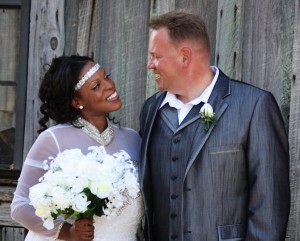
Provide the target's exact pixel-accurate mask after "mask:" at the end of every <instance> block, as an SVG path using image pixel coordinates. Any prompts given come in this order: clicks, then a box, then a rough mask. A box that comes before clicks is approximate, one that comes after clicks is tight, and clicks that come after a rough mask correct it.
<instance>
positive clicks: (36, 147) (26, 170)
mask: <svg viewBox="0 0 300 241" xmlns="http://www.w3.org/2000/svg"><path fill="white" fill-rule="evenodd" d="M57 153H58V145H57V143H56V141H55V138H54V136H53V135H52V134H51V132H50V131H45V132H43V133H41V134H40V136H39V137H38V138H37V140H36V142H35V143H34V144H33V146H32V147H31V149H30V151H29V153H28V156H27V158H26V160H25V162H24V165H23V168H22V171H21V175H20V178H19V180H18V185H17V188H16V191H15V193H14V198H13V201H12V204H11V216H12V218H13V219H14V220H15V221H16V222H18V223H20V224H21V225H22V226H24V227H25V228H27V229H28V230H31V231H33V232H36V233H38V234H40V235H42V236H45V237H47V238H53V239H54V238H55V235H56V232H57V229H58V227H59V225H60V224H61V222H62V221H56V222H55V228H54V229H53V230H47V229H46V228H44V227H43V222H42V220H41V218H39V217H37V216H36V215H35V210H34V208H33V207H32V206H31V205H30V204H29V197H28V194H29V188H30V187H31V186H33V185H35V184H36V183H38V181H39V178H40V177H41V176H42V175H43V174H44V173H45V171H44V169H43V162H44V160H46V159H48V157H49V156H56V155H57Z"/></svg>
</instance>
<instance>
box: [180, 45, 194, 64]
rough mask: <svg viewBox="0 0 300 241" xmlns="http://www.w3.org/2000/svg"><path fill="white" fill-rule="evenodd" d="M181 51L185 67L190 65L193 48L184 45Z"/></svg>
mask: <svg viewBox="0 0 300 241" xmlns="http://www.w3.org/2000/svg"><path fill="white" fill-rule="evenodd" d="M180 53H181V61H182V64H183V67H188V66H189V64H190V62H191V59H192V50H191V49H190V48H188V47H183V48H182V49H181V50H180Z"/></svg>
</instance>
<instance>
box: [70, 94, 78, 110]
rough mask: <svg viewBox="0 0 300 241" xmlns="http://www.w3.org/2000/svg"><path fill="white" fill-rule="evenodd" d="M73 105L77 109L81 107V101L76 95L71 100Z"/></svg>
mask: <svg viewBox="0 0 300 241" xmlns="http://www.w3.org/2000/svg"><path fill="white" fill-rule="evenodd" d="M71 105H72V106H73V107H74V108H75V109H79V108H80V101H79V99H78V98H77V97H74V98H73V99H72V101H71Z"/></svg>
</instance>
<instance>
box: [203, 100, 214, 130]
mask: <svg viewBox="0 0 300 241" xmlns="http://www.w3.org/2000/svg"><path fill="white" fill-rule="evenodd" d="M199 114H200V117H201V122H202V123H203V124H205V130H206V131H208V130H209V128H210V126H211V125H212V124H213V123H214V122H215V121H216V120H217V117H216V115H215V113H214V109H213V108H212V106H211V105H210V104H208V103H205V104H204V105H203V106H202V108H201V109H200V112H199Z"/></svg>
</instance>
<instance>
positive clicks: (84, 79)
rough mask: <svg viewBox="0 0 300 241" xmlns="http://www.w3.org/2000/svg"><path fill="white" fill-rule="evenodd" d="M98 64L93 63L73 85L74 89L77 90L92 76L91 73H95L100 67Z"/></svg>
mask: <svg viewBox="0 0 300 241" xmlns="http://www.w3.org/2000/svg"><path fill="white" fill-rule="evenodd" d="M100 68H101V66H100V64H95V65H94V66H93V67H92V68H90V70H89V71H88V72H87V73H86V74H85V75H84V76H83V77H82V78H81V79H80V80H79V81H78V83H77V84H76V85H75V91H77V90H79V89H80V88H81V87H82V86H83V85H84V83H85V82H86V81H87V80H88V79H89V78H91V77H92V75H93V74H95V73H96V71H97V70H98V69H100Z"/></svg>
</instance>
